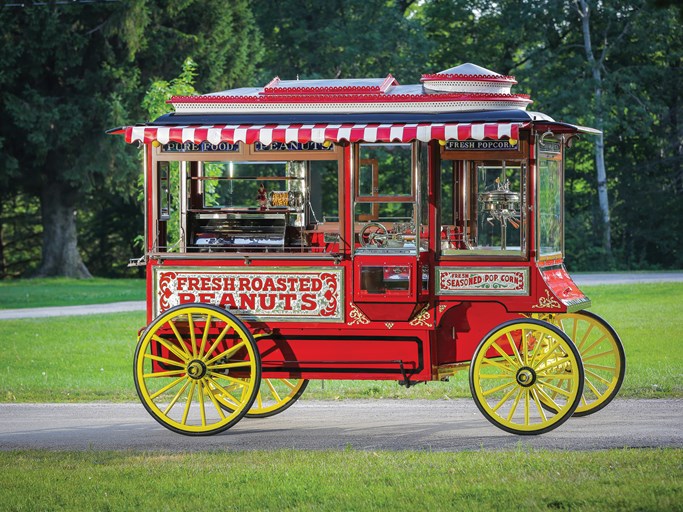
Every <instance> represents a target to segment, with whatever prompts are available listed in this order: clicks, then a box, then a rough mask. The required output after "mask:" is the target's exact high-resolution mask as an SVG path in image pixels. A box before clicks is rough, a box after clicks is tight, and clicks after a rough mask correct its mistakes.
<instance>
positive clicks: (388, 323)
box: [384, 322, 394, 329]
mask: <svg viewBox="0 0 683 512" xmlns="http://www.w3.org/2000/svg"><path fill="white" fill-rule="evenodd" d="M384 325H386V326H387V329H391V328H392V327H393V326H394V323H393V322H386V323H385V324H384Z"/></svg>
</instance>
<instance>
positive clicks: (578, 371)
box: [470, 319, 584, 435]
mask: <svg viewBox="0 0 683 512" xmlns="http://www.w3.org/2000/svg"><path fill="white" fill-rule="evenodd" d="M583 380H584V373H583V366H582V365H581V359H580V355H579V351H578V350H577V348H576V347H575V346H574V343H572V341H571V339H569V337H568V336H567V335H566V334H565V333H563V332H562V331H561V330H560V329H558V328H557V327H555V326H554V325H551V324H549V323H547V322H543V321H540V320H533V319H528V320H511V321H509V322H505V323H503V324H501V325H499V326H498V327H496V328H495V329H493V330H492V331H491V332H490V333H489V334H488V335H487V336H486V337H485V338H484V339H483V341H482V342H481V343H480V344H479V347H478V348H477V350H476V351H475V353H474V356H473V358H472V364H471V366H470V389H471V391H472V396H473V398H474V401H475V403H476V404H477V407H478V408H479V410H480V411H481V412H482V414H483V415H484V416H485V417H486V419H488V420H489V421H490V422H491V423H493V424H494V425H496V426H497V427H499V428H501V429H503V430H505V431H507V432H511V433H513V434H522V435H529V434H541V433H543V432H548V431H550V430H552V429H554V428H556V427H558V426H560V425H561V424H562V423H564V422H565V421H567V419H569V417H570V416H571V415H572V413H573V412H574V410H575V409H576V408H577V407H578V405H579V401H580V399H581V393H582V392H583ZM558 383H561V385H558ZM546 403H550V404H552V405H553V410H547V409H546V408H545V407H544V404H546Z"/></svg>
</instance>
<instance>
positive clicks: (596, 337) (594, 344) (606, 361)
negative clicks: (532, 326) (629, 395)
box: [549, 311, 626, 416]
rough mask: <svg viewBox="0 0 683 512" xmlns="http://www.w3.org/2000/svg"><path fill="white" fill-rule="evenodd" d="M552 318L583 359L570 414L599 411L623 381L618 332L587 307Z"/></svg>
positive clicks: (622, 353)
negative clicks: (580, 384) (579, 384)
mask: <svg viewBox="0 0 683 512" xmlns="http://www.w3.org/2000/svg"><path fill="white" fill-rule="evenodd" d="M552 322H553V323H554V324H555V325H557V326H558V327H559V328H560V329H562V331H564V333H565V334H567V336H569V337H570V338H571V339H572V341H573V342H574V344H575V345H576V348H578V349H579V353H580V354H581V361H582V362H583V369H584V373H585V381H584V386H583V395H582V397H581V402H580V403H579V406H578V407H577V408H576V411H574V416H586V415H588V414H592V413H594V412H597V411H599V410H600V409H602V408H603V407H605V406H606V405H607V404H609V403H610V402H611V401H612V400H613V399H614V397H615V396H616V395H617V393H618V392H619V389H621V385H622V383H623V382H624V375H625V373H626V356H625V354H624V346H623V344H622V343H621V340H620V339H619V336H618V335H617V333H616V332H615V331H614V329H612V327H611V326H610V325H609V324H608V323H607V322H606V321H605V320H603V319H602V318H600V317H599V316H598V315H596V314H594V313H591V312H589V311H580V312H577V313H562V314H559V315H554V316H553V318H552ZM549 407H551V406H549Z"/></svg>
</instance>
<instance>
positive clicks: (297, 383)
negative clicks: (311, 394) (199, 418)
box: [214, 379, 308, 418]
mask: <svg viewBox="0 0 683 512" xmlns="http://www.w3.org/2000/svg"><path fill="white" fill-rule="evenodd" d="M306 386H308V381H307V380H306V379H261V386H260V387H259V390H258V393H257V394H256V399H255V400H254V403H253V404H252V406H251V409H249V412H247V414H246V416H247V418H266V417H268V416H273V415H275V414H279V413H281V412H283V411H284V410H286V409H287V408H288V407H290V406H291V405H292V404H294V402H296V401H297V400H298V399H299V397H300V396H301V395H302V394H303V392H304V391H305V390H306ZM214 393H215V397H216V399H217V400H218V403H219V404H220V405H221V406H222V407H223V408H225V409H227V410H232V408H233V404H231V403H230V402H228V401H225V400H224V399H223V397H222V396H221V395H222V393H221V392H220V391H219V390H214Z"/></svg>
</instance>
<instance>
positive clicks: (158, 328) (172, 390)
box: [134, 304, 261, 436]
mask: <svg viewBox="0 0 683 512" xmlns="http://www.w3.org/2000/svg"><path fill="white" fill-rule="evenodd" d="M134 378H135V388H136V390H137V392H138V396H139V397H140V400H141V401H142V404H143V405H144V406H145V408H146V409H147V411H148V412H149V413H150V414H151V415H152V417H153V418H154V419H155V420H157V421H158V422H159V423H161V424H162V425H163V426H164V427H166V428H168V429H169V430H172V431H174V432H178V433H180V434H186V435H196V436H201V435H210V434H215V433H218V432H222V431H224V430H226V429H228V428H230V427H231V426H233V425H234V424H235V423H237V422H238V421H239V420H240V419H241V418H242V417H243V416H244V415H245V414H246V413H247V412H248V411H249V408H250V407H251V405H252V404H253V402H254V400H255V399H256V395H257V394H258V390H259V386H260V383H261V359H260V356H259V352H258V349H257V347H256V342H255V341H254V338H253V336H252V335H251V333H250V332H249V330H248V329H247V328H246V326H245V325H244V324H243V323H242V322H241V321H240V320H239V319H237V318H236V317H235V316H234V315H232V314H231V313H229V312H227V311H225V310H223V309H221V308H219V307H216V306H211V305H200V304H189V305H181V306H176V307H174V308H171V309H169V310H168V311H166V312H165V313H163V314H161V315H160V316H158V317H157V318H156V319H155V320H154V321H153V322H152V323H151V324H150V325H149V326H148V327H147V329H145V331H144V332H143V333H142V336H141V337H140V340H139V341H138V346H137V349H136V351H135V360H134ZM216 390H219V391H220V392H221V396H222V397H223V400H224V401H227V402H229V403H231V404H232V408H231V409H230V410H227V411H226V410H225V409H224V408H223V407H221V404H220V402H219V401H218V400H217V399H216V396H215V391H216Z"/></svg>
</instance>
